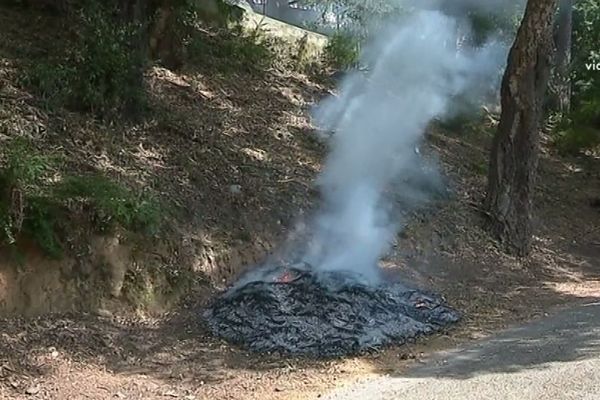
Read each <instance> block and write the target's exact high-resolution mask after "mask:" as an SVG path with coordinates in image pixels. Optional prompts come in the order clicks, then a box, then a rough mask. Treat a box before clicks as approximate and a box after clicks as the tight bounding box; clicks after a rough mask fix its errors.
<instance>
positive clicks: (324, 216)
mask: <svg viewBox="0 0 600 400" xmlns="http://www.w3.org/2000/svg"><path fill="white" fill-rule="evenodd" d="M457 23H458V22H457V20H456V19H455V18H453V17H450V16H448V15H445V14H443V13H441V12H438V11H428V10H421V11H417V12H415V13H412V14H411V15H410V16H407V17H405V18H403V19H402V20H401V21H398V23H397V24H396V25H395V26H393V27H390V28H389V29H387V30H385V31H384V32H382V34H379V35H377V36H378V39H377V40H376V41H375V42H374V43H372V44H371V45H370V46H368V47H367V48H366V49H365V51H364V53H363V60H362V61H363V64H364V65H369V66H370V70H369V72H368V73H364V72H355V73H353V74H351V75H349V76H347V77H346V78H345V80H344V82H343V83H342V86H341V94H340V96H339V97H331V98H329V99H326V100H325V101H324V102H323V103H322V104H321V105H320V106H319V107H318V109H317V110H316V113H315V118H316V121H317V123H318V125H319V126H320V127H321V128H324V129H335V131H336V133H335V134H334V135H333V137H332V139H331V140H332V143H331V146H332V149H331V153H330V155H329V157H328V159H327V162H326V165H325V168H324V171H323V172H322V174H321V176H320V179H319V184H320V186H321V190H322V194H323V198H324V199H323V200H324V204H323V207H322V209H321V210H320V212H319V213H318V214H317V216H316V218H315V222H314V226H313V229H314V232H313V238H312V241H311V244H310V245H309V248H308V250H307V251H306V254H305V255H304V259H305V261H306V262H308V263H309V264H310V265H312V266H313V267H314V268H316V269H317V270H321V271H350V272H355V273H359V274H361V275H363V276H364V277H365V278H367V279H369V280H374V279H376V272H377V267H376V266H377V263H378V260H379V259H380V257H382V255H384V254H385V253H386V252H387V251H388V250H389V247H390V245H391V243H392V242H393V240H394V237H395V235H396V233H397V231H398V230H399V229H401V228H402V221H400V220H398V218H397V217H396V216H392V215H391V209H392V203H391V202H390V201H389V199H388V198H387V196H386V191H388V190H389V189H390V188H392V189H393V191H394V192H396V193H399V194H400V195H401V196H402V198H403V199H405V200H406V199H408V201H409V202H412V203H415V204H409V206H417V205H418V203H420V202H421V201H422V200H423V199H422V197H421V196H420V195H419V194H420V193H419V192H418V191H417V190H415V188H414V185H408V184H406V183H405V181H406V179H409V178H413V180H414V179H415V178H416V179H426V178H425V176H424V175H423V174H422V173H421V174H418V170H419V166H418V163H419V155H418V152H417V151H416V150H415V149H416V148H417V146H418V144H419V143H420V141H421V140H422V138H423V135H424V132H425V130H426V128H427V126H428V124H429V123H430V122H431V121H432V120H433V119H434V118H437V117H440V116H443V115H444V114H445V113H447V112H449V110H450V109H451V103H452V99H453V98H455V97H456V96H458V95H461V94H464V93H465V92H466V91H469V90H472V89H473V88H476V87H478V86H479V85H478V84H475V83H476V82H477V83H481V80H482V79H483V80H485V79H489V77H491V76H493V74H494V73H495V72H496V71H497V69H498V67H499V65H498V63H499V62H501V61H500V60H503V61H504V60H505V58H504V57H505V55H506V54H505V49H498V48H497V47H496V46H492V45H490V46H486V47H483V48H481V49H478V50H472V51H471V50H469V51H466V50H465V51H457V48H456V34H457ZM499 52H500V54H502V55H503V57H498V53H499ZM486 77H487V78H486Z"/></svg>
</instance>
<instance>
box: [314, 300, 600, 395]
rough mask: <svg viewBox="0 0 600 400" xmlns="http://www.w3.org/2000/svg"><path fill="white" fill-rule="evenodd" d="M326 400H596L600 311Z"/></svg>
mask: <svg viewBox="0 0 600 400" xmlns="http://www.w3.org/2000/svg"><path fill="white" fill-rule="evenodd" d="M324 398H325V399H327V400H342V399H343V400H355V399H356V400H359V399H360V400H392V399H393V400H396V399H399V400H452V399H460V400H486V399H511V400H512V399H514V400H541V399H551V400H563V399H576V400H600V303H591V304H587V305H585V306H581V307H577V308H574V309H570V310H564V311H561V312H558V313H557V314H555V315H553V316H551V317H547V318H545V319H542V320H539V321H536V322H533V323H531V324H528V325H525V326H522V327H519V328H515V329H511V330H508V331H505V332H503V333H501V334H498V335H497V336H495V337H493V338H491V339H485V340H482V341H480V342H477V343H475V344H470V345H468V346H466V347H464V348H460V349H456V350H452V351H449V352H443V353H438V354H435V355H434V356H432V357H431V358H430V359H429V360H428V361H426V362H425V363H424V364H421V365H417V366H415V367H413V368H411V369H410V370H409V371H405V372H403V373H402V374H399V375H398V376H382V377H378V378H374V379H372V380H369V381H366V382H363V383H361V384H358V385H356V386H352V387H346V388H341V389H339V390H337V391H335V392H333V393H330V394H329V395H327V396H325V397H324Z"/></svg>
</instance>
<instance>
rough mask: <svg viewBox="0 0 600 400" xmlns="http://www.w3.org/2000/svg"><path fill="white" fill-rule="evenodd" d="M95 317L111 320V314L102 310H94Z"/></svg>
mask: <svg viewBox="0 0 600 400" xmlns="http://www.w3.org/2000/svg"><path fill="white" fill-rule="evenodd" d="M96 315H97V316H98V317H102V318H112V316H113V313H112V312H110V311H108V310H106V309H104V308H99V309H97V310H96Z"/></svg>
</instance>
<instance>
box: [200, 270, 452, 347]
mask: <svg viewBox="0 0 600 400" xmlns="http://www.w3.org/2000/svg"><path fill="white" fill-rule="evenodd" d="M256 276H258V275H256ZM204 318H205V320H206V321H207V323H208V325H209V327H210V329H211V331H212V332H213V333H214V334H215V335H216V336H219V337H221V338H224V339H226V340H228V341H230V342H232V343H236V344H239V345H241V346H243V347H246V348H248V349H250V350H252V351H256V352H280V353H284V354H296V355H308V356H312V357H335V356H342V355H350V354H357V353H360V352H363V351H368V350H371V349H376V348H379V347H381V346H384V345H387V344H402V343H406V342H410V341H413V340H415V339H416V338H417V337H419V336H424V335H429V334H432V333H434V332H438V331H440V330H442V329H444V328H445V327H447V326H449V325H451V324H453V323H455V322H457V321H458V320H459V319H460V315H459V313H458V312H457V311H455V310H453V309H452V308H450V307H449V306H448V305H447V304H446V303H445V302H444V300H443V299H442V298H441V297H439V296H437V295H434V294H432V293H427V292H424V291H421V290H417V289H410V288H407V287H405V286H403V285H401V284H398V283H395V284H379V285H367V284H364V283H361V281H360V280H359V279H357V277H356V276H352V275H348V274H343V273H340V272H335V273H319V274H315V273H313V272H312V271H311V270H310V269H296V268H276V269H274V270H270V271H268V273H265V274H264V275H263V277H262V278H261V279H259V280H249V281H246V283H244V284H242V285H237V286H234V287H233V288H232V289H230V290H229V291H227V292H225V293H224V294H223V295H222V296H220V297H219V298H218V299H217V300H216V301H215V302H214V303H213V304H212V305H211V306H210V307H209V308H208V309H207V310H206V311H205V313H204Z"/></svg>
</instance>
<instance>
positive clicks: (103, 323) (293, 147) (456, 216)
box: [0, 5, 600, 400]
mask: <svg viewBox="0 0 600 400" xmlns="http://www.w3.org/2000/svg"><path fill="white" fill-rule="evenodd" d="M32 21H34V22H35V23H32ZM60 23H61V21H60V19H59V18H58V17H56V16H52V15H49V14H45V13H44V14H42V13H40V14H37V13H33V12H32V11H31V10H23V9H20V8H14V7H7V6H4V5H2V6H0V37H2V38H3V40H2V41H0V154H2V157H1V158H0V160H1V161H2V164H1V165H2V166H5V165H6V163H7V159H8V156H7V154H8V153H7V149H8V148H9V146H8V144H9V143H10V142H12V141H14V140H15V139H16V138H23V139H25V140H27V142H28V143H31V144H32V146H33V148H32V149H30V150H29V151H31V152H36V153H40V154H46V155H52V156H53V157H54V156H56V158H58V159H60V162H58V163H56V164H53V165H52V166H50V167H49V171H48V175H49V177H50V178H48V181H47V182H48V185H52V184H54V182H56V181H60V180H61V177H65V176H68V175H69V174H77V175H78V176H83V177H84V180H92V179H94V177H96V176H98V175H100V176H102V177H105V178H107V179H108V180H109V181H110V182H115V183H118V184H119V185H120V186H119V187H124V188H125V190H126V192H127V193H133V194H134V196H133V197H134V198H135V199H140V198H146V197H144V196H148V198H151V199H153V201H155V203H153V204H158V206H157V207H156V209H157V210H158V211H156V213H157V214H158V215H159V216H160V218H159V219H160V224H159V225H158V228H157V229H155V230H154V231H152V232H151V233H148V232H137V231H134V230H132V229H127V227H124V226H117V227H115V228H114V229H109V230H100V229H98V226H97V224H96V220H97V219H98V218H100V217H102V215H101V213H99V211H98V210H97V209H94V208H93V207H91V205H90V204H88V203H86V202H79V201H75V200H73V201H72V202H67V204H65V206H64V210H62V211H61V212H67V214H63V215H66V217H65V219H64V220H63V221H60V222H61V223H60V224H59V226H60V244H61V248H62V254H61V256H60V257H54V258H52V257H49V256H48V255H47V254H45V253H44V251H43V249H42V248H40V246H39V243H35V242H34V241H33V240H32V239H31V238H28V237H22V238H19V239H20V240H19V241H18V242H17V250H18V251H16V252H15V247H14V246H8V245H5V246H4V247H3V248H0V317H1V318H2V319H0V326H2V328H1V329H0V397H2V398H7V399H12V398H14V399H17V398H43V399H46V398H57V399H60V398H84V397H85V398H91V399H106V398H128V399H129V398H131V399H135V398H139V399H160V398H182V399H190V400H191V399H204V398H218V399H262V400H265V399H295V398H298V399H307V398H317V396H318V395H319V394H320V393H322V392H323V390H325V389H326V388H329V387H332V386H334V385H336V383H338V382H341V381H347V380H355V379H360V378H361V377H363V376H364V375H366V374H373V373H375V374H385V373H391V372H397V371H401V370H402V368H404V367H405V366H406V365H408V364H410V363H412V362H415V360H418V359H420V358H421V356H422V355H423V353H426V352H428V351H431V350H432V349H436V348H444V347H446V346H449V345H451V344H454V343H457V342H462V341H465V340H469V339H472V338H476V337H480V336H484V335H487V334H489V333H491V332H493V331H496V330H497V329H499V328H501V327H504V326H507V325H510V324H513V323H515V322H517V321H524V320H529V319H532V318H535V317H538V316H541V315H543V314H544V313H546V312H548V310H551V309H553V308H555V307H561V306H564V305H566V304H573V303H580V302H582V301H584V300H589V299H594V300H596V299H597V298H598V297H599V296H600V267H599V264H598V259H599V257H600V247H599V246H600V230H599V229H598V228H597V227H598V226H600V211H599V209H598V208H597V206H598V198H599V197H600V192H598V188H599V187H600V186H599V185H598V183H600V182H599V180H600V164H599V163H598V160H597V159H595V158H594V157H593V155H589V156H586V155H580V156H577V157H569V158H565V157H559V156H558V155H557V154H555V151H554V150H553V149H552V148H551V147H550V146H549V144H548V143H545V147H544V154H543V157H542V160H541V172H540V179H539V183H538V196H537V199H536V207H537V209H536V219H535V221H536V236H535V248H534V251H533V254H532V255H531V256H530V257H529V258H526V259H518V258H514V257H511V256H507V255H506V254H504V252H503V251H501V249H500V248H499V246H498V245H497V243H496V242H495V241H494V240H493V239H492V238H491V237H490V236H489V235H488V233H487V231H486V230H485V229H484V226H485V213H484V212H483V211H482V209H481V206H480V205H481V202H482V199H483V192H484V189H485V179H486V176H485V175H486V173H487V157H488V148H489V145H490V141H491V135H492V132H493V129H494V127H495V123H496V121H495V120H493V118H492V119H491V120H489V119H485V120H481V121H475V122H473V123H471V124H466V125H463V126H461V127H459V128H454V129H443V128H441V127H439V126H433V127H431V129H430V130H429V133H428V135H427V146H426V147H427V149H425V150H424V151H426V152H427V153H430V154H433V155H435V157H437V158H439V160H440V164H441V167H442V170H443V174H444V175H445V177H446V178H447V179H446V181H447V182H448V186H449V188H448V192H449V193H450V196H449V198H447V199H442V200H438V201H436V202H435V203H434V204H433V206H432V207H428V208H427V209H425V210H419V211H418V212H416V213H414V214H413V215H412V216H411V219H410V223H409V225H408V227H407V229H406V230H405V231H403V232H402V233H401V234H400V236H399V237H398V238H397V242H396V244H395V246H394V249H393V252H392V253H391V254H390V255H389V256H388V257H386V259H385V260H383V261H382V265H383V266H384V267H385V268H386V273H388V274H389V276H390V277H391V278H393V279H405V280H406V281H408V282H410V283H411V284H415V285H418V286H422V287H426V288H428V289H433V290H436V291H438V292H439V293H441V294H443V295H444V296H445V297H446V298H447V299H448V301H449V303H450V304H452V305H453V306H455V307H456V308H458V309H459V310H461V311H462V312H463V313H464V321H463V322H462V323H461V324H460V325H459V326H458V328H457V329H456V330H453V331H451V332H448V333H446V334H444V335H440V336H436V337H434V338H432V339H430V340H427V341H423V342H419V343H417V344H411V345H407V346H402V347H393V348H390V349H386V350H382V351H375V352H373V353H371V354H365V355H363V356H360V357H355V358H350V359H344V360H328V361H312V360H307V359H288V358H285V357H282V356H281V355H277V354H275V355H263V356H257V355H253V354H250V353H247V352H245V351H244V350H241V349H239V348H237V347H232V346H230V345H229V344H225V343H224V342H222V341H220V340H217V339H215V338H213V337H211V336H210V335H209V334H208V331H207V329H206V327H205V326H204V325H203V323H202V321H201V319H200V318H199V315H200V311H201V307H202V306H203V305H204V304H206V302H207V301H208V300H210V299H211V298H212V296H213V295H214V294H215V293H216V292H217V291H218V290H220V289H222V288H223V287H224V286H225V285H227V284H230V283H232V282H233V281H234V280H235V278H237V277H238V276H239V275H240V274H241V273H242V272H243V271H244V270H245V269H247V268H250V267H252V266H253V265H255V264H257V263H260V262H261V261H262V260H264V258H265V257H266V256H268V255H269V254H271V253H273V251H274V250H276V249H277V246H278V244H281V243H283V242H284V240H285V239H286V238H287V236H288V235H289V234H290V233H292V231H293V230H294V228H295V227H296V222H297V221H298V220H301V219H302V217H303V216H306V215H310V210H311V209H312V208H313V207H314V205H315V204H316V202H317V201H318V192H317V190H316V186H315V179H316V177H317V175H318V173H319V171H320V169H321V165H322V162H323V160H324V157H325V154H326V150H327V143H326V141H325V140H324V139H323V138H321V137H320V136H319V135H318V134H317V133H316V132H315V130H314V128H313V127H312V126H311V122H310V118H309V111H310V109H311V107H312V106H313V105H314V104H316V103H317V102H318V101H319V100H320V99H322V98H323V97H324V96H327V95H328V94H329V93H330V92H329V90H330V87H329V84H328V83H323V82H321V81H319V82H317V80H316V79H315V78H314V77H310V76H308V75H305V74H301V73H299V72H296V71H294V70H291V69H290V68H289V66H286V67H282V68H271V67H269V68H264V69H259V70H256V69H251V68H247V66H244V65H242V66H241V67H240V65H237V64H236V63H234V62H233V61H231V64H232V65H234V67H233V68H232V69H230V70H228V71H227V72H223V68H221V67H223V64H219V60H216V61H215V60H212V59H211V60H208V61H206V62H204V63H202V62H199V63H193V64H192V63H190V64H186V65H185V66H184V67H183V68H182V69H180V70H169V69H166V68H164V67H160V66H157V65H153V66H150V67H149V68H148V70H147V72H146V74H145V80H144V91H145V94H146V96H147V99H148V101H147V109H146V110H145V112H144V113H142V115H141V117H136V118H127V117H128V116H123V117H119V118H116V119H111V120H105V119H101V118H96V117H93V116H92V115H91V114H90V113H85V112H76V111H72V110H71V111H70V110H68V109H67V108H60V107H59V108H49V107H47V104H46V103H45V99H43V98H42V97H41V96H39V95H38V94H36V93H34V92H33V91H31V90H30V88H29V87H28V86H27V84H25V83H24V81H23V74H24V72H25V71H27V70H28V68H29V67H30V66H31V64H35V63H36V62H38V61H39V60H41V59H43V58H44V57H46V56H47V54H48V49H47V48H46V46H47V43H48V41H49V35H51V39H52V40H54V41H60V40H63V39H64V38H63V37H62V36H61V34H62V33H61V29H60ZM205 34H206V35H207V36H206V41H207V42H209V43H213V44H214V43H216V45H218V38H217V39H215V37H214V36H212V35H211V33H210V32H206V33H205ZM215 54H218V53H217V52H215ZM221 62H222V60H221ZM225 62H226V63H227V60H226V61H225ZM111 187H112V186H111ZM153 210H154V208H153ZM99 214H100V215H99Z"/></svg>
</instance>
